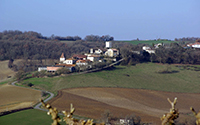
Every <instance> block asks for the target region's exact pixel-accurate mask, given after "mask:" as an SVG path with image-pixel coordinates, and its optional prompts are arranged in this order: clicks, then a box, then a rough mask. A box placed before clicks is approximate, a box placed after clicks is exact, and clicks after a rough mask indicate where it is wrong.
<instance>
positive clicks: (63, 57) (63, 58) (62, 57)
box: [60, 53, 65, 62]
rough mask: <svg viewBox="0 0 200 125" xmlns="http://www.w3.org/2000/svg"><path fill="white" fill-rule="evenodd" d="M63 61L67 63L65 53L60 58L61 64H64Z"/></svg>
mask: <svg viewBox="0 0 200 125" xmlns="http://www.w3.org/2000/svg"><path fill="white" fill-rule="evenodd" d="M63 61H65V56H64V53H62V54H61V56H60V62H63Z"/></svg>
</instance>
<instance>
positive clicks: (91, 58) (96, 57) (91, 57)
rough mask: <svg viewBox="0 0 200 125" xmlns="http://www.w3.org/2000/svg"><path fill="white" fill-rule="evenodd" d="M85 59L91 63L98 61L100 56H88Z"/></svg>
mask: <svg viewBox="0 0 200 125" xmlns="http://www.w3.org/2000/svg"><path fill="white" fill-rule="evenodd" d="M87 59H88V60H90V61H92V62H96V61H99V59H100V55H88V56H87Z"/></svg>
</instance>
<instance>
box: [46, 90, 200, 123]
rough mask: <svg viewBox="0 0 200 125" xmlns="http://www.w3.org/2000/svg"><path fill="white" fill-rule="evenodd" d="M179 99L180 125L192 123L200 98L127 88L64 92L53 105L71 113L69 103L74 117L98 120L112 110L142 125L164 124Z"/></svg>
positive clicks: (199, 96)
mask: <svg viewBox="0 0 200 125" xmlns="http://www.w3.org/2000/svg"><path fill="white" fill-rule="evenodd" d="M174 97H177V98H178V102H177V105H176V108H178V109H179V112H180V116H179V121H184V120H186V119H193V120H194V117H193V115H192V113H191V111H190V110H189V109H190V106H193V107H194V108H195V109H196V110H198V109H199V108H200V94H186V93H170V92H160V91H150V90H141V89H124V88H75V89H65V90H61V91H60V92H59V94H58V96H57V97H56V98H54V99H53V100H51V102H50V103H51V104H52V105H53V106H54V107H57V108H58V109H59V110H69V106H70V103H73V104H74V107H75V108H76V111H75V115H81V116H85V117H89V118H94V119H99V118H101V115H102V114H103V113H104V111H106V110H109V111H110V112H111V113H112V114H113V115H114V116H117V117H125V116H126V115H130V114H133V113H134V114H135V115H138V116H140V117H141V119H142V122H150V123H153V124H158V125H160V124H161V121H160V117H161V116H162V115H163V114H164V113H167V112H168V111H169V109H170V108H171V105H170V103H169V102H168V101H167V98H170V100H171V101H173V100H174Z"/></svg>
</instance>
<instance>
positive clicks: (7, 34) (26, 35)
mask: <svg viewBox="0 0 200 125" xmlns="http://www.w3.org/2000/svg"><path fill="white" fill-rule="evenodd" d="M35 39H43V40H54V41H78V40H85V41H101V42H102V41H112V40H114V37H112V36H110V35H103V36H98V35H87V36H86V37H85V38H84V39H82V38H81V37H80V36H66V37H62V36H55V35H54V34H52V35H51V36H50V37H46V36H43V35H42V34H41V33H37V32H34V31H25V32H22V31H19V30H14V31H13V30H5V31H3V32H0V40H35Z"/></svg>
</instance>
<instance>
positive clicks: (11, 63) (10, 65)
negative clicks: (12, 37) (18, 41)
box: [8, 59, 14, 68]
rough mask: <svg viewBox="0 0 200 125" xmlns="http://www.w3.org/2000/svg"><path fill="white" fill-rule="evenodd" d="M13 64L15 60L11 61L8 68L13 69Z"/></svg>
mask: <svg viewBox="0 0 200 125" xmlns="http://www.w3.org/2000/svg"><path fill="white" fill-rule="evenodd" d="M13 62H14V59H10V60H9V62H8V68H12V67H13Z"/></svg>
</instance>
